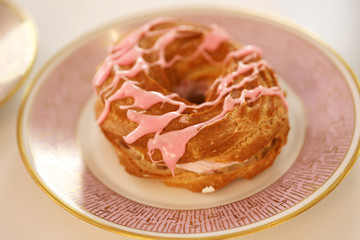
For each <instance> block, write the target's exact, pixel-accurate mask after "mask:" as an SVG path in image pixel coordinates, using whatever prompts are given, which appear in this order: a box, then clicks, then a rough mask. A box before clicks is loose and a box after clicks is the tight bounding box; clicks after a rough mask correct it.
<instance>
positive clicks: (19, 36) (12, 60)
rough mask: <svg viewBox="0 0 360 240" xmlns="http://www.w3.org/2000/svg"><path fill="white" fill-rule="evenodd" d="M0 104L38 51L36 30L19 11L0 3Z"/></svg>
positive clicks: (29, 18) (9, 94)
mask: <svg viewBox="0 0 360 240" xmlns="http://www.w3.org/2000/svg"><path fill="white" fill-rule="evenodd" d="M0 23H1V24H0V52H1V56H0V72H1V77H0V105H2V104H3V103H5V102H6V101H7V100H8V99H10V98H11V96H13V95H14V94H15V92H16V91H17V90H18V89H19V87H20V86H21V85H22V83H23V82H24V81H25V79H26V77H27V75H28V73H29V71H30V69H31V67H32V65H33V63H34V61H35V55H36V51H37V28H36V26H35V23H34V21H33V20H32V18H31V16H30V15H29V14H28V13H27V12H26V11H25V10H23V9H22V8H20V7H19V6H17V5H15V4H14V3H10V2H7V1H3V0H1V1H0Z"/></svg>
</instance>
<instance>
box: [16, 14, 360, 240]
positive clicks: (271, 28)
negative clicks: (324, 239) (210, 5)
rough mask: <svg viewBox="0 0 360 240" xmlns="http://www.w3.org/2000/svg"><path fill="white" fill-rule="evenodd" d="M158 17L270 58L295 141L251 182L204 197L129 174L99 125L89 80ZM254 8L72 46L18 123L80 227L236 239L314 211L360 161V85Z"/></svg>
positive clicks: (34, 162) (31, 166)
mask: <svg viewBox="0 0 360 240" xmlns="http://www.w3.org/2000/svg"><path fill="white" fill-rule="evenodd" d="M156 16H180V17H181V18H184V19H188V20H191V21H194V22H197V23H201V24H206V25H209V24H212V23H217V24H218V25H220V26H222V27H223V28H225V29H226V30H227V31H228V32H230V33H231V34H232V35H233V37H234V38H235V39H236V40H238V41H240V42H242V43H244V44H252V45H257V46H259V47H261V48H262V49H263V53H264V58H265V59H266V60H267V61H268V62H269V63H270V65H271V66H272V67H273V68H274V69H275V71H276V72H277V73H278V75H279V76H280V77H281V84H282V86H283V87H284V88H285V89H286V91H287V98H288V102H289V105H290V112H289V114H290V121H291V122H290V123H291V131H290V135H289V141H288V143H287V145H286V146H285V147H284V148H283V151H282V153H281V154H280V156H279V157H278V158H277V160H276V161H275V164H274V165H273V166H272V167H271V168H269V169H268V170H266V171H264V172H263V173H261V174H260V175H258V176H257V177H256V178H254V179H253V180H238V181H235V182H234V183H232V184H230V185H229V186H227V187H226V188H224V189H222V190H220V191H217V192H214V193H210V194H198V193H192V192H189V191H187V190H184V189H177V188H170V187H167V186H165V185H164V184H162V183H161V182H158V181H157V180H144V179H140V178H136V177H133V176H130V175H128V174H127V173H126V172H125V171H124V170H123V168H122V167H121V166H120V165H119V164H118V160H117V159H116V156H115V155H114V153H113V151H112V149H111V147H110V146H109V143H108V142H107V141H106V140H105V139H104V137H103V136H102V135H101V133H100V130H99V128H98V127H97V126H96V124H95V120H94V113H93V103H94V97H93V91H92V86H91V81H92V78H93V75H94V73H95V71H96V68H97V66H99V64H100V63H101V62H102V61H103V59H104V58H105V56H106V54H107V50H108V47H109V46H110V45H111V44H112V43H114V41H116V40H117V39H118V38H119V37H121V36H122V34H124V33H125V32H127V31H129V30H131V29H133V28H135V27H136V26H139V25H140V24H142V23H144V22H145V21H147V20H150V19H152V18H154V17H156ZM284 21H285V22H286V21H287V20H284V19H282V18H279V17H274V16H267V15H266V16H264V14H263V13H262V14H261V15H260V14H259V13H253V12H248V11H236V12H234V11H228V10H209V9H198V10H189V9H186V10H184V11H178V10H177V11H167V12H157V13H152V14H147V15H142V16H138V17H134V18H129V19H125V20H121V21H118V22H115V23H113V24H111V25H108V26H105V27H102V28H99V29H97V30H95V31H93V32H92V33H90V34H87V35H86V36H83V37H81V38H79V39H77V40H76V41H74V42H73V43H72V44H70V45H68V46H67V47H65V48H64V49H63V50H62V51H60V52H59V53H58V54H57V55H56V56H54V57H53V58H52V59H51V60H50V61H49V62H48V63H47V64H46V65H45V66H44V67H43V68H42V70H41V71H40V73H39V74H38V75H37V77H36V78H35V79H34V81H33V82H32V84H31V86H30V87H29V88H28V90H27V92H26V95H25V97H24V100H23V104H22V106H21V110H20V113H19V121H18V142H19V148H20V151H21V154H22V157H23V161H24V164H25V166H26V168H27V169H28V171H29V173H30V174H31V176H32V177H33V178H34V180H35V181H36V182H37V183H38V185H39V186H40V187H41V188H42V189H43V190H44V191H45V193H46V194H47V195H49V197H51V198H52V199H53V200H54V201H55V202H57V203H58V204H59V205H61V206H62V207H64V208H65V209H66V210H68V211H69V212H71V213H73V214H74V215H76V216H78V217H79V218H81V219H83V220H85V221H87V222H90V223H92V224H94V225H96V226H99V227H101V228H104V229H107V230H109V231H113V232H117V233H120V234H126V235H130V236H133V237H139V238H151V239H154V238H218V237H220V236H221V237H222V238H227V237H234V236H240V235H244V234H247V233H251V232H255V231H259V230H261V229H265V228H268V227H270V226H274V225H276V224H278V223H280V222H283V221H285V220H288V219H290V218H292V217H294V216H296V215H298V214H300V213H301V212H303V211H305V210H306V209H308V208H310V207H311V206H313V205H314V204H316V203H317V202H319V201H320V200H321V199H322V198H324V197H325V196H326V195H327V194H329V193H330V192H331V191H332V190H333V189H334V188H335V187H336V186H337V185H338V184H339V183H340V182H341V180H342V179H343V178H344V177H345V175H346V174H347V173H348V171H349V170H350V168H351V166H352V165H353V164H354V162H355V161H356V159H357V156H358V154H359V151H360V150H359V149H360V145H359V139H360V128H359V124H356V123H358V122H359V119H360V112H359V111H360V97H359V83H358V82H357V80H356V78H355V76H354V74H353V73H352V72H351V70H350V69H349V68H348V67H347V65H346V64H345V63H344V62H343V61H342V59H341V58H340V57H339V56H338V55H337V54H336V53H334V52H333V51H332V50H330V49H329V48H328V47H327V46H326V45H325V44H324V43H322V42H321V41H320V40H318V39H317V38H316V37H314V36H312V35H311V34H309V33H307V32H306V31H304V30H303V29H300V28H299V27H297V26H293V25H292V24H289V23H284Z"/></svg>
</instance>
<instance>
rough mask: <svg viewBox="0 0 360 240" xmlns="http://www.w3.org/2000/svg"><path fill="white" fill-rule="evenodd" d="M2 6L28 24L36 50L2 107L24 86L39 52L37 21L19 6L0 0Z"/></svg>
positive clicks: (0, 100) (2, 102)
mask: <svg viewBox="0 0 360 240" xmlns="http://www.w3.org/2000/svg"><path fill="white" fill-rule="evenodd" d="M0 4H4V5H5V6H7V7H8V8H9V9H11V10H12V11H13V12H14V13H15V14H16V15H17V16H18V17H19V18H20V19H21V20H22V21H23V22H27V23H28V24H29V26H30V28H31V33H32V40H33V41H32V42H33V45H32V48H33V49H34V54H33V56H32V59H31V62H30V64H29V66H27V69H26V71H25V72H24V74H23V75H22V76H21V77H20V80H19V81H18V82H17V83H16V84H15V86H14V87H13V88H12V89H11V90H10V91H9V92H8V93H7V94H6V95H5V97H3V98H2V99H0V107H1V106H2V105H4V104H5V103H6V102H7V101H8V100H9V99H10V98H11V97H13V96H14V95H15V93H16V92H17V91H18V90H19V88H20V87H21V86H22V85H23V84H24V82H25V81H26V79H27V78H28V77H29V74H30V71H31V69H32V67H33V66H34V63H35V60H36V56H37V51H38V29H37V27H36V24H35V21H34V19H33V18H32V16H31V15H30V14H29V13H28V12H27V11H26V10H25V9H24V8H22V7H20V6H19V5H17V4H15V3H13V2H9V1H7V0H0Z"/></svg>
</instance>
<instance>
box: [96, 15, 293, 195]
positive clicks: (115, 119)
mask: <svg viewBox="0 0 360 240" xmlns="http://www.w3.org/2000/svg"><path fill="white" fill-rule="evenodd" d="M92 85H93V88H94V91H95V95H96V104H95V117H96V121H97V124H98V125H99V127H100V129H101V131H102V132H103V134H104V136H105V137H106V138H107V139H108V140H109V142H110V143H111V144H112V146H113V148H114V150H115V152H116V154H117V156H118V158H119V162H120V163H121V164H122V165H123V166H124V168H125V169H126V171H127V172H128V173H130V174H132V175H135V176H138V177H143V178H150V179H159V180H161V181H163V182H164V183H165V184H167V185H169V186H173V187H180V188H186V189H189V190H191V191H193V192H203V193H206V192H212V191H215V190H219V189H221V188H223V187H225V186H226V185H228V184H229V183H231V182H232V181H234V180H236V179H238V178H245V179H251V178H253V177H254V176H256V175H257V174H259V173H260V172H262V171H263V170H265V169H267V168H268V167H270V166H271V165H272V163H273V162H274V160H275V158H276V156H277V155H278V154H279V153H280V151H281V148H282V146H284V144H285V143H286V140H287V135H288V132H289V129H290V126H289V120H288V105H287V103H286V100H285V93H284V91H283V90H282V89H281V87H280V86H279V84H278V80H277V77H276V75H275V72H274V70H273V69H272V68H271V67H270V66H269V64H268V63H267V62H266V61H265V60H264V59H263V58H262V51H261V49H260V48H258V47H256V46H252V45H245V46H244V45H241V44H240V43H238V42H236V41H234V40H233V39H232V38H231V37H230V35H229V34H228V33H227V32H226V31H225V30H224V29H222V28H221V27H220V26H218V25H216V24H213V25H211V26H202V25H200V24H195V23H192V22H188V21H185V20H182V19H177V18H156V19H153V20H151V21H149V22H147V23H145V24H144V25H142V26H140V27H138V28H136V29H134V30H132V31H130V32H129V33H127V34H125V36H124V37H122V39H120V40H119V41H118V42H116V43H115V44H114V45H113V46H111V47H110V50H109V54H108V56H107V57H106V58H105V60H104V61H103V63H101V65H100V67H99V68H98V70H97V72H96V74H95V76H94V78H93V81H92ZM119 181H120V179H119Z"/></svg>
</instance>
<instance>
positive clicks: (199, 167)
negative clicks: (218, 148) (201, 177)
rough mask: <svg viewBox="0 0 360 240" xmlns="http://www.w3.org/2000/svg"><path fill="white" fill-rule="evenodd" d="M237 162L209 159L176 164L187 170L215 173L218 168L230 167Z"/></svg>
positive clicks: (199, 172)
mask: <svg viewBox="0 0 360 240" xmlns="http://www.w3.org/2000/svg"><path fill="white" fill-rule="evenodd" d="M235 164H239V162H228V163H220V162H214V161H209V160H201V161H196V162H189V163H182V164H176V167H177V168H181V169H183V170H186V171H190V172H195V173H198V174H202V173H208V174H211V173H215V172H216V171H217V170H219V169H221V168H225V167H229V166H232V165H235Z"/></svg>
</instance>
